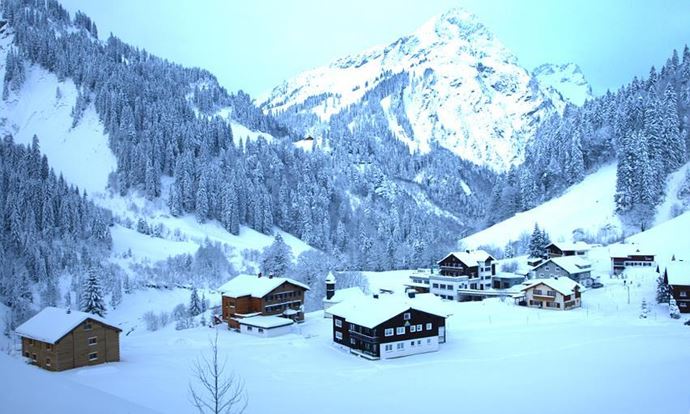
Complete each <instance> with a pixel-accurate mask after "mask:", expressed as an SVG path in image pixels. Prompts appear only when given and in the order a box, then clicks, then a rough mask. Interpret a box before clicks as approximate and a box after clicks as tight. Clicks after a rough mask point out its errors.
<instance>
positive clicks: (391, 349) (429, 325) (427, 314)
mask: <svg viewBox="0 0 690 414" xmlns="http://www.w3.org/2000/svg"><path fill="white" fill-rule="evenodd" d="M423 296H424V297H425V298H423V299H422V298H421V297H423ZM416 297H420V298H419V299H416ZM437 302H438V299H437V298H435V297H434V296H432V295H429V294H426V295H424V294H420V295H415V294H414V293H410V294H409V297H408V296H400V295H381V296H379V295H374V296H373V297H365V298H360V299H356V300H350V301H347V302H343V303H340V304H338V305H335V306H333V307H332V308H330V309H329V312H330V313H331V314H332V315H333V342H334V344H335V345H336V346H337V347H339V348H341V349H344V350H347V351H349V352H351V353H353V354H355V355H359V356H361V357H364V358H367V359H389V358H398V357H403V356H407V355H413V354H420V353H425V352H434V351H438V349H439V345H440V344H442V343H444V342H445V341H446V322H445V321H446V317H447V315H446V314H445V313H444V312H442V311H440V310H439V309H438V307H439V303H437Z"/></svg>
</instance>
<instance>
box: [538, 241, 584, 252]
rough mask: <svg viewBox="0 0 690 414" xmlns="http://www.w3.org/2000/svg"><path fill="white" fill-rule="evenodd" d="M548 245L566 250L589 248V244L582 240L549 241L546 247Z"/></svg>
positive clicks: (579, 250) (578, 250)
mask: <svg viewBox="0 0 690 414" xmlns="http://www.w3.org/2000/svg"><path fill="white" fill-rule="evenodd" d="M549 246H556V247H557V248H559V249H560V250H561V251H566V250H567V251H577V252H582V251H587V250H589V249H590V248H591V247H590V245H589V244H587V243H585V242H582V241H579V242H574V243H572V242H570V243H569V242H551V243H549V245H548V246H546V247H549Z"/></svg>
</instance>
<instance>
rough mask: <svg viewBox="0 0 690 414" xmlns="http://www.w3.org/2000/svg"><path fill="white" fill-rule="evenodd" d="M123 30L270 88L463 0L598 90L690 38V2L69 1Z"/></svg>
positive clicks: (229, 82) (520, 51)
mask: <svg viewBox="0 0 690 414" xmlns="http://www.w3.org/2000/svg"><path fill="white" fill-rule="evenodd" d="M62 3H63V4H64V5H65V7H67V8H68V9H69V10H70V11H71V12H74V11H76V10H82V11H84V12H85V13H86V14H87V15H89V16H90V17H91V18H93V19H94V20H95V22H96V24H97V26H98V29H99V33H100V37H101V38H102V39H105V38H107V36H108V34H109V33H110V32H112V33H113V34H115V35H116V36H118V37H120V38H121V39H122V40H124V41H126V42H128V43H130V44H133V45H135V46H138V47H143V48H145V49H147V50H148V51H149V52H151V53H153V54H156V55H158V56H161V57H164V58H167V59H169V60H172V61H174V62H177V63H181V64H183V65H187V66H199V67H202V68H205V69H208V70H210V71H211V72H212V73H213V74H215V75H216V76H217V77H218V79H219V81H220V82H221V84H222V85H223V86H225V87H226V88H228V90H230V91H235V90H237V89H244V90H245V91H247V92H249V93H251V94H252V95H253V96H257V95H259V94H262V93H264V92H266V91H268V90H270V89H272V88H273V87H274V86H276V85H277V84H279V83H280V82H282V81H283V80H285V79H288V78H290V77H292V76H295V75H296V74H298V73H300V72H302V71H304V70H307V69H310V68H313V67H316V66H321V65H325V64H327V63H329V62H330V61H332V60H334V59H336V58H338V57H341V56H343V55H347V54H351V53H356V52H359V51H362V50H363V49H367V48H369V47H371V46H375V45H380V44H387V43H389V42H392V41H394V40H396V39H397V38H398V37H400V36H402V35H405V34H408V33H410V32H412V31H414V30H415V29H416V28H417V27H419V26H420V25H421V24H422V23H424V22H425V21H426V20H428V19H430V18H432V17H433V16H435V15H438V14H440V13H442V12H444V11H446V10H448V9H450V8H453V7H463V8H465V9H467V10H469V11H471V12H473V13H475V14H476V15H477V16H479V18H480V20H481V21H482V22H484V24H485V25H487V26H488V27H489V29H490V30H492V31H493V32H494V33H495V34H496V36H497V37H498V38H499V39H500V40H501V41H502V42H503V43H504V44H505V45H506V46H507V47H508V48H509V49H511V50H512V51H513V52H514V53H515V54H516V55H517V57H518V59H519V61H520V62H521V64H522V65H523V66H525V67H526V68H528V69H530V70H531V69H533V68H534V67H536V66H538V65H539V64H541V63H544V62H551V63H566V62H575V63H577V64H579V65H580V66H581V67H582V70H583V72H584V74H585V76H586V77H587V79H588V80H589V82H590V83H591V84H592V87H593V88H594V92H595V94H600V93H603V92H605V91H606V89H607V88H610V89H616V88H617V87H619V86H621V85H622V84H624V83H626V82H628V81H630V80H631V79H632V77H633V76H635V75H641V76H644V75H646V74H647V73H648V71H649V68H650V66H651V65H657V66H659V65H661V64H663V63H664V62H665V61H666V58H667V57H669V56H670V54H671V51H672V50H673V49H674V48H676V49H679V52H680V51H681V50H682V48H683V46H684V45H685V44H686V43H690V1H689V0H627V1H626V0H578V1H560V0H513V1H507V0H504V1H490V0H454V1H452V0H424V1H421V0H420V1H410V0H348V1H340V2H336V1H323V0H272V1H269V0H251V1H240V0H203V1H202V0H198V1H192V0H175V1H170V0H98V1H93V0H62Z"/></svg>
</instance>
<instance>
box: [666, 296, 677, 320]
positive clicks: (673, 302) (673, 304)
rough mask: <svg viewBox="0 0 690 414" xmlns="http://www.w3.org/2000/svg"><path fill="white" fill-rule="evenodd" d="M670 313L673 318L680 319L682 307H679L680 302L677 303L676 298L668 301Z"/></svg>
mask: <svg viewBox="0 0 690 414" xmlns="http://www.w3.org/2000/svg"><path fill="white" fill-rule="evenodd" d="M668 314H669V316H670V317H671V318H673V319H680V309H679V308H678V304H676V300H675V299H673V298H671V300H669V302H668Z"/></svg>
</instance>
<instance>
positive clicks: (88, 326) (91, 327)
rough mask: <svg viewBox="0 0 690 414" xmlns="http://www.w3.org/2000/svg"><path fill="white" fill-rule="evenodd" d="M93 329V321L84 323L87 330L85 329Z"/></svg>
mask: <svg viewBox="0 0 690 414" xmlns="http://www.w3.org/2000/svg"><path fill="white" fill-rule="evenodd" d="M91 329H93V326H91V322H86V323H85V324H84V330H85V331H90V330H91Z"/></svg>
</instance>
